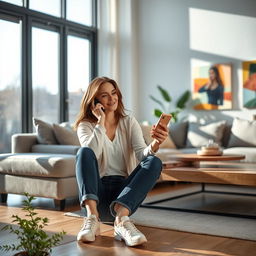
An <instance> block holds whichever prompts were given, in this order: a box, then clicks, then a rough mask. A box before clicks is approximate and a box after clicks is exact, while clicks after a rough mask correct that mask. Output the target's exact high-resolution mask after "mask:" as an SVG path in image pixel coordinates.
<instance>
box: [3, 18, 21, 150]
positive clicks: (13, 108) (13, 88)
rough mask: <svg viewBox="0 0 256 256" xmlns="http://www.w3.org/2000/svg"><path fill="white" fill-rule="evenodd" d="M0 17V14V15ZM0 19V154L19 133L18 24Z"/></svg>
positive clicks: (19, 68)
mask: <svg viewBox="0 0 256 256" xmlns="http://www.w3.org/2000/svg"><path fill="white" fill-rule="evenodd" d="M0 18H1V15H0ZM3 18H5V19H6V18H7V17H6V16H5V17H3V16H2V19H0V35H1V40H0V152H8V151H9V152H10V150H11V146H10V141H11V135H12V134H13V133H17V132H21V21H20V20H18V19H16V20H15V19H12V18H11V17H10V21H8V20H4V19H3Z"/></svg>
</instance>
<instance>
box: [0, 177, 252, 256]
mask: <svg viewBox="0 0 256 256" xmlns="http://www.w3.org/2000/svg"><path fill="white" fill-rule="evenodd" d="M189 186H190V185H189V184H178V185H172V184H171V183H168V182H165V183H162V184H158V185H157V186H156V187H155V188H154V189H153V190H152V191H151V192H150V194H151V195H157V194H158V193H163V192H167V191H175V190H179V189H181V188H185V187H189ZM22 199H24V197H22V196H15V195H10V197H9V198H8V201H7V204H1V205H0V222H1V224H2V225H5V224H6V223H11V215H12V214H19V215H20V214H22V210H21V208H20V207H21V201H22ZM34 205H35V206H36V207H42V206H43V207H46V209H37V210H36V211H37V212H38V213H39V214H40V215H43V216H47V217H48V218H49V219H50V223H49V226H47V228H46V230H47V231H48V232H57V231H60V230H62V229H64V230H65V231H66V232H67V235H68V239H67V240H66V241H64V243H63V244H61V245H59V246H57V247H55V248H53V253H52V256H57V255H58V256H59V255H61V256H76V255H77V256H82V255H83V256H84V255H90V256H98V255H104V256H110V255H111V256H112V255H122V256H133V255H150V256H151V255H152V256H153V255H156V256H169V255H170V256H172V255H175V256H176V255H181V256H188V255H189V256H191V255H194V256H195V255H196V256H197V255H204V256H207V255H215V256H245V255H252V252H255V251H256V243H255V242H253V241H246V240H240V239H231V238H224V237H218V236H208V235H199V234H193V233H187V232H178V231H173V230H164V229H157V228H150V227H138V228H139V229H140V230H141V231H142V232H143V233H145V235H146V236H147V238H148V243H146V244H145V245H141V246H138V247H136V248H130V247H127V246H125V245H124V243H123V242H119V241H115V240H114V238H113V227H112V226H109V225H105V224H102V226H101V236H99V237H98V238H97V240H96V241H95V242H94V243H88V244H83V243H77V242H76V235H77V232H78V231H79V229H80V226H81V225H82V222H83V219H81V218H71V217H67V216H64V215H63V212H61V211H56V210H55V209H54V206H53V202H52V200H50V199H37V200H36V201H35V204H34ZM78 209H79V205H78V203H77V201H72V200H71V201H69V202H68V204H67V211H75V210H78ZM2 232H3V231H1V232H0V243H1V244H3V243H4V242H6V241H7V242H8V241H9V242H12V241H15V239H16V236H14V235H13V234H3V233H2ZM13 254H14V253H13V252H10V253H4V254H3V253H2V252H0V255H5V256H11V255H13Z"/></svg>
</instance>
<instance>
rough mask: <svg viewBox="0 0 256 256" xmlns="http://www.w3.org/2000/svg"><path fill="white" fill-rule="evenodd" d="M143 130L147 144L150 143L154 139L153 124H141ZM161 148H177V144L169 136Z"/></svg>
mask: <svg viewBox="0 0 256 256" xmlns="http://www.w3.org/2000/svg"><path fill="white" fill-rule="evenodd" d="M141 130H142V133H143V137H144V140H145V142H146V144H147V145H149V144H150V143H151V142H152V141H153V138H151V136H150V130H151V125H146V124H141ZM160 148H176V146H175V144H174V142H173V141H172V139H171V137H170V136H168V137H167V138H166V140H165V141H164V142H163V143H162V144H161V145H160Z"/></svg>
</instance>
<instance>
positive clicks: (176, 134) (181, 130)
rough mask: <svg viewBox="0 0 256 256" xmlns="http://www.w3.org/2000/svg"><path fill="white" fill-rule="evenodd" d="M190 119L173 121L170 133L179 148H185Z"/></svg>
mask: <svg viewBox="0 0 256 256" xmlns="http://www.w3.org/2000/svg"><path fill="white" fill-rule="evenodd" d="M187 130H188V121H185V122H178V123H171V125H170V129H169V131H170V132H169V134H170V136H171V138H172V140H173V142H174V143H175V145H176V146H177V148H185V147H186V140H187Z"/></svg>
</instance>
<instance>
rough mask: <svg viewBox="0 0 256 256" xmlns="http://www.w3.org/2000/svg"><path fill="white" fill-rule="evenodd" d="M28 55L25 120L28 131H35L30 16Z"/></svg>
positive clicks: (28, 20)
mask: <svg viewBox="0 0 256 256" xmlns="http://www.w3.org/2000/svg"><path fill="white" fill-rule="evenodd" d="M26 21H27V22H26V24H25V27H26V31H25V35H26V46H25V50H26V56H25V57H24V59H25V61H26V72H25V74H26V79H25V81H24V91H25V92H24V94H26V96H25V97H27V98H26V102H25V109H24V110H25V114H24V122H25V123H26V132H32V131H33V122H32V115H33V92H32V20H31V18H30V17H26Z"/></svg>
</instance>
